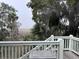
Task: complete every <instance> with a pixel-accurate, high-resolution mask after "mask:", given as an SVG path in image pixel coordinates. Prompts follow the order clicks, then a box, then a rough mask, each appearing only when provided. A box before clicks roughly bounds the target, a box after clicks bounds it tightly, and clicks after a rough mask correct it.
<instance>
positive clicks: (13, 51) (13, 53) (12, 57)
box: [11, 46, 14, 59]
mask: <svg viewBox="0 0 79 59" xmlns="http://www.w3.org/2000/svg"><path fill="white" fill-rule="evenodd" d="M11 48H12V59H14V47H13V46H12V47H11Z"/></svg>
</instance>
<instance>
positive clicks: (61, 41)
mask: <svg viewBox="0 0 79 59" xmlns="http://www.w3.org/2000/svg"><path fill="white" fill-rule="evenodd" d="M63 49H64V40H62V39H60V47H59V59H63Z"/></svg>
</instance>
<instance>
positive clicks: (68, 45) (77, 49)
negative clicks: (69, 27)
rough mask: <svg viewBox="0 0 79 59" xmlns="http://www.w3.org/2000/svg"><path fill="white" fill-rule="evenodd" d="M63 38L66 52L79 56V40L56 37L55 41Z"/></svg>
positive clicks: (70, 37) (69, 37) (71, 36)
mask: <svg viewBox="0 0 79 59" xmlns="http://www.w3.org/2000/svg"><path fill="white" fill-rule="evenodd" d="M58 38H61V39H63V40H64V50H69V51H72V52H74V53H76V54H77V55H79V38H77V37H74V36H73V35H70V36H54V39H58Z"/></svg>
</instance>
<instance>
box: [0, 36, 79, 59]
mask: <svg viewBox="0 0 79 59" xmlns="http://www.w3.org/2000/svg"><path fill="white" fill-rule="evenodd" d="M63 50H65V51H66V50H68V51H71V52H74V53H76V54H77V55H79V38H76V37H73V36H53V35H52V36H51V37H49V38H48V39H47V40H45V41H0V59H29V58H31V57H34V56H32V55H33V52H34V51H39V52H41V51H45V52H46V51H47V52H48V51H53V52H52V54H53V55H52V57H53V58H56V59H63ZM38 55H39V54H38ZM42 57H43V56H42ZM50 57H51V56H50Z"/></svg>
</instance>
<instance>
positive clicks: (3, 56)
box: [1, 46, 4, 59]
mask: <svg viewBox="0 0 79 59" xmlns="http://www.w3.org/2000/svg"><path fill="white" fill-rule="evenodd" d="M3 57H4V56H3V46H1V58H2V59H3Z"/></svg>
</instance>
